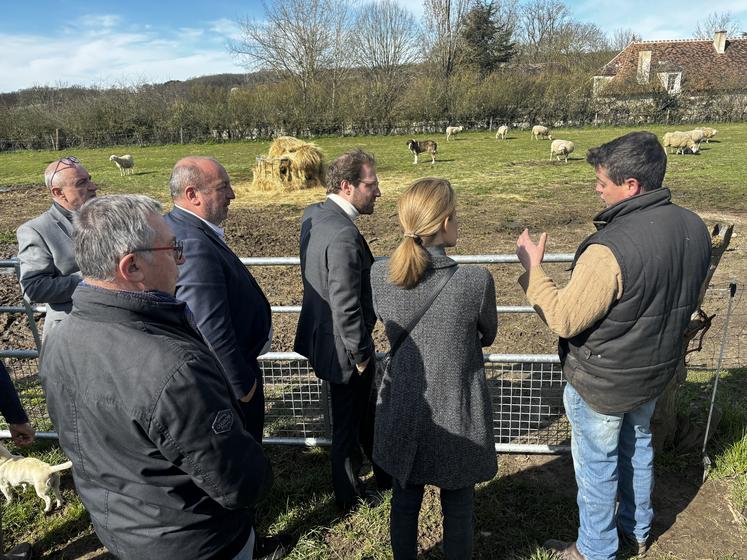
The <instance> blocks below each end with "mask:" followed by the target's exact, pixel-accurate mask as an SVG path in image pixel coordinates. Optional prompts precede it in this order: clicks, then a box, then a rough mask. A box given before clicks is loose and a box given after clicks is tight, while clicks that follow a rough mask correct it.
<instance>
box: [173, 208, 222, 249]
mask: <svg viewBox="0 0 747 560" xmlns="http://www.w3.org/2000/svg"><path fill="white" fill-rule="evenodd" d="M174 206H176V207H177V208H178V209H179V210H182V211H183V212H186V213H187V214H192V215H193V216H194V217H195V218H199V219H200V220H202V221H203V222H205V223H206V224H207V225H209V226H210V228H211V229H212V230H213V231H214V232H215V233H217V234H218V237H220V238H221V239H222V240H223V241H225V240H226V233H225V231H224V230H223V228H222V227H218V226H216V225H215V224H214V223H213V222H208V221H207V220H206V219H205V218H203V217H202V216H198V215H197V214H195V213H194V212H190V211H189V210H187V209H186V208H184V207H182V206H179V205H178V204H174Z"/></svg>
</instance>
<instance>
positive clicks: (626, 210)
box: [594, 187, 672, 230]
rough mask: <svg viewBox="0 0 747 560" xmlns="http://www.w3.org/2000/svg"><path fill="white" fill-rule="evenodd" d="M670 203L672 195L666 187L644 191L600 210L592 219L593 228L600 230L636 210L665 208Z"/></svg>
mask: <svg viewBox="0 0 747 560" xmlns="http://www.w3.org/2000/svg"><path fill="white" fill-rule="evenodd" d="M671 203H672V193H671V192H670V191H669V189H668V188H666V187H661V188H658V189H654V190H652V191H645V192H642V193H641V194H637V195H635V196H631V197H630V198H626V199H625V200H622V201H620V202H618V203H617V204H613V205H612V206H610V207H609V208H605V209H604V210H602V211H601V212H600V213H599V214H597V215H596V216H595V217H594V226H595V227H596V228H597V229H598V230H600V229H602V228H604V227H605V226H606V225H607V224H609V223H610V222H611V221H612V220H616V219H617V220H619V219H620V218H622V217H623V216H626V215H627V214H630V213H632V212H636V211H637V210H641V209H643V208H653V207H656V206H665V205H667V204H671Z"/></svg>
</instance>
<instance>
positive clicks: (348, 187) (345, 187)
mask: <svg viewBox="0 0 747 560" xmlns="http://www.w3.org/2000/svg"><path fill="white" fill-rule="evenodd" d="M353 188H354V187H353V184H352V183H351V182H350V181H348V180H347V179H343V180H342V181H340V192H341V193H344V194H345V196H349V195H350V193H352V192H353Z"/></svg>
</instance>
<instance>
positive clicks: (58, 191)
mask: <svg viewBox="0 0 747 560" xmlns="http://www.w3.org/2000/svg"><path fill="white" fill-rule="evenodd" d="M49 192H50V193H52V198H62V199H63V200H64V199H65V193H63V192H62V187H50V189H49Z"/></svg>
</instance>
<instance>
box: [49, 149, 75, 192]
mask: <svg viewBox="0 0 747 560" xmlns="http://www.w3.org/2000/svg"><path fill="white" fill-rule="evenodd" d="M79 163H80V160H79V159H78V158H77V157H75V156H65V157H64V158H62V159H58V160H57V165H55V166H54V171H52V176H51V177H50V178H49V186H50V187H51V186H52V185H53V184H54V183H53V181H54V176H55V175H56V174H57V172H58V171H62V170H63V169H69V168H71V167H75V166H76V165H78V164H79ZM61 165H64V167H60V166H61Z"/></svg>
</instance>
